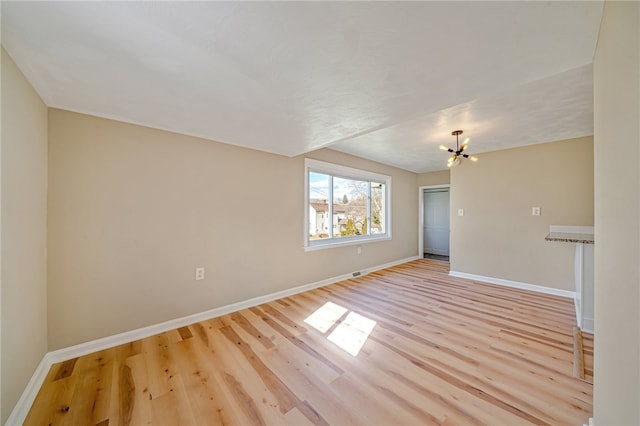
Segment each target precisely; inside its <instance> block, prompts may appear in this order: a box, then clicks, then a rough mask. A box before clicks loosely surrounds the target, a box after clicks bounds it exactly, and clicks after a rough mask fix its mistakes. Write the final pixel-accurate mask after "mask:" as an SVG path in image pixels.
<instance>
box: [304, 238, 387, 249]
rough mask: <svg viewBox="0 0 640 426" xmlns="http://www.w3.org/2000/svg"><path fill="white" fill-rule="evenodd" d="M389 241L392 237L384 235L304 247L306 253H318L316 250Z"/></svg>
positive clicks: (332, 241)
mask: <svg viewBox="0 0 640 426" xmlns="http://www.w3.org/2000/svg"><path fill="white" fill-rule="evenodd" d="M389 240H391V236H390V235H382V236H380V237H370V238H362V239H358V238H350V239H344V240H339V241H334V240H331V241H330V242H329V241H327V242H324V241H322V242H320V243H318V242H316V243H314V244H309V243H308V245H306V246H305V247H304V251H316V250H324V249H330V248H336V247H346V246H358V245H362V244H369V243H379V242H381V241H389Z"/></svg>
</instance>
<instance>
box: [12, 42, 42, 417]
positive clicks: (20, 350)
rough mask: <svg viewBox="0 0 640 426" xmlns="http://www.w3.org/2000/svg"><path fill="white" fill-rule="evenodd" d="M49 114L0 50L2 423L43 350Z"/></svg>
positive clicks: (40, 357)
mask: <svg viewBox="0 0 640 426" xmlns="http://www.w3.org/2000/svg"><path fill="white" fill-rule="evenodd" d="M46 207H47V108H46V106H45V105H44V103H43V102H42V101H41V100H40V98H39V97H38V95H37V94H36V93H35V91H34V90H33V88H32V87H31V86H30V85H29V83H28V82H27V81H26V80H25V79H24V77H23V76H22V74H21V73H20V71H19V70H18V68H17V67H16V65H15V64H14V63H13V61H12V60H11V58H10V57H9V55H7V53H6V52H5V51H4V49H2V366H1V370H2V423H4V422H5V421H6V419H7V417H8V416H9V414H10V413H11V410H12V409H13V407H14V405H15V403H16V402H17V401H18V398H19V397H20V395H21V393H22V390H23V389H24V388H25V386H26V384H27V382H28V381H29V379H30V378H31V376H32V374H33V372H34V371H35V369H36V367H37V366H38V364H39V362H40V360H41V359H42V357H43V356H44V354H45V353H46V352H47V322H46V319H47V283H46V277H47V273H46V267H47V260H46V256H47V251H46V250H47V244H46V237H47V231H46V223H47V218H46V215H47V209H46Z"/></svg>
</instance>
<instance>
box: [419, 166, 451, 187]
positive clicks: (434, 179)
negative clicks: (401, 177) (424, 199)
mask: <svg viewBox="0 0 640 426" xmlns="http://www.w3.org/2000/svg"><path fill="white" fill-rule="evenodd" d="M443 164H444V163H443ZM449 182H450V173H449V169H447V170H441V171H437V172H429V173H421V174H419V175H418V186H430V185H446V184H448V183H449Z"/></svg>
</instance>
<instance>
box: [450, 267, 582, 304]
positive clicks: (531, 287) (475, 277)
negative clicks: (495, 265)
mask: <svg viewBox="0 0 640 426" xmlns="http://www.w3.org/2000/svg"><path fill="white" fill-rule="evenodd" d="M449 275H451V276H452V277H458V278H466V279H468V280H473V281H481V282H485V283H489V284H496V285H501V286H504V287H511V288H518V289H521V290H529V291H535V292H537V293H545V294H552V295H554V296H561V297H568V298H571V299H574V300H575V298H576V292H575V291H569V290H560V289H558V288H552V287H545V286H541V285H536V284H529V283H523V282H519V281H510V280H504V279H502V278H493V277H484V276H482V275H474V274H467V273H466V272H456V271H451V272H449Z"/></svg>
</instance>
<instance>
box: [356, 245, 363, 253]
mask: <svg viewBox="0 0 640 426" xmlns="http://www.w3.org/2000/svg"><path fill="white" fill-rule="evenodd" d="M356 253H358V254H361V253H362V246H358V248H357V249H356Z"/></svg>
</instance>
